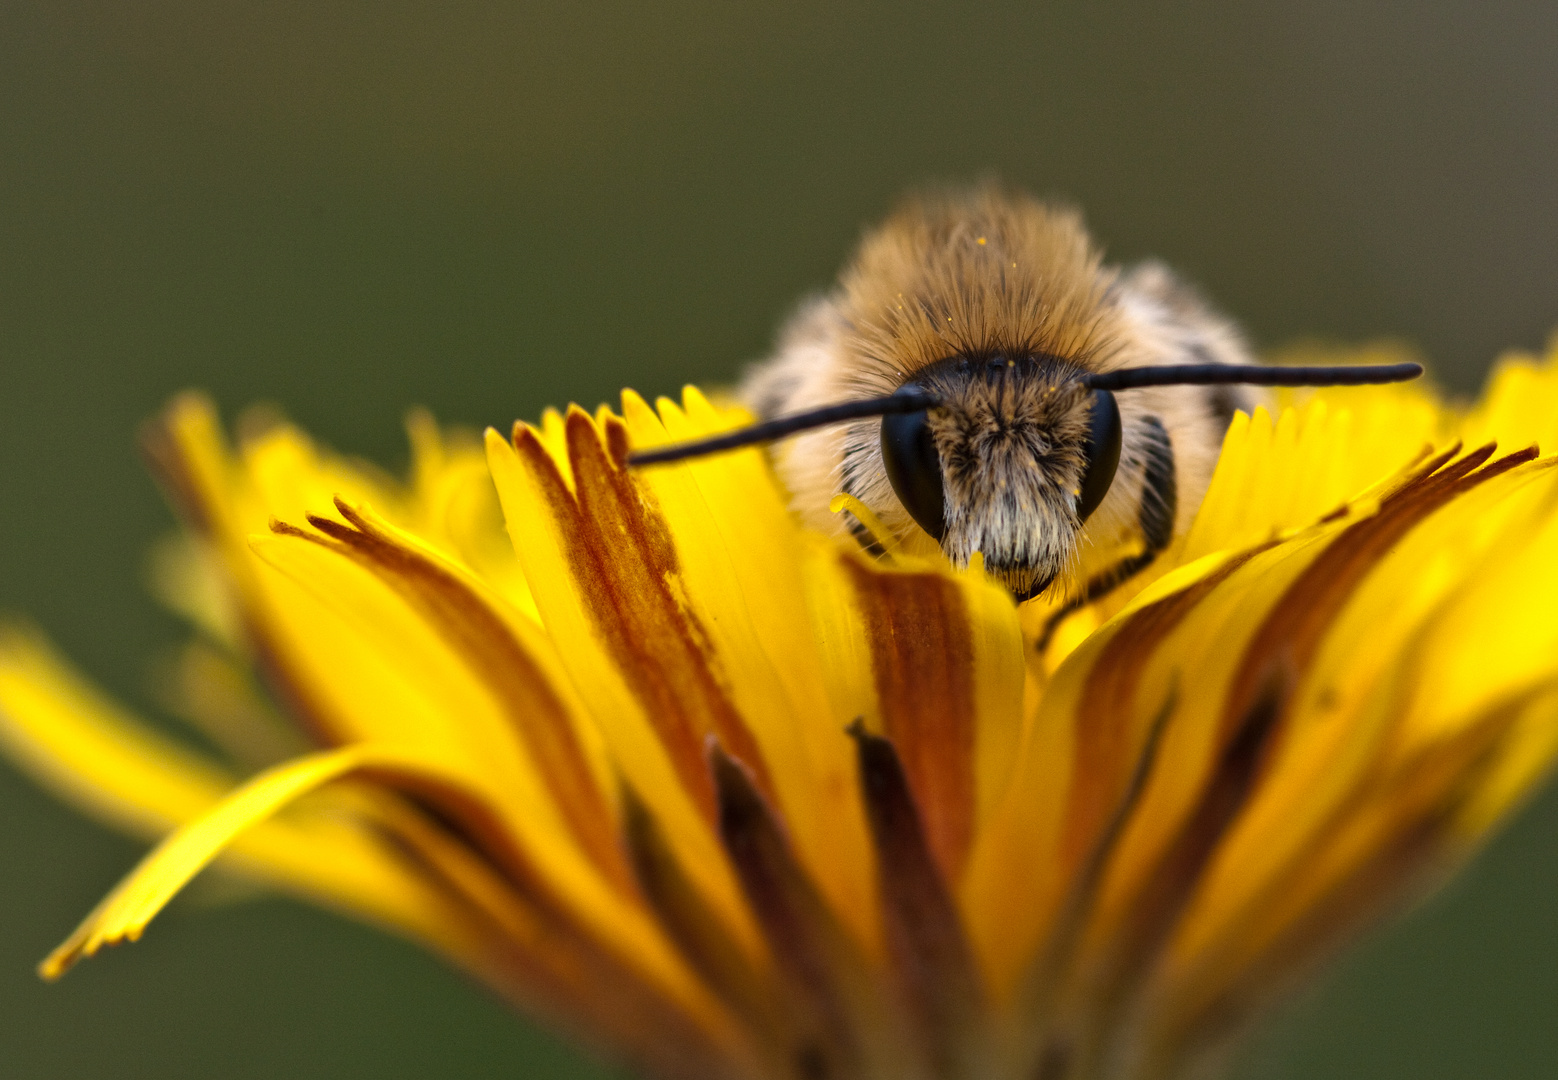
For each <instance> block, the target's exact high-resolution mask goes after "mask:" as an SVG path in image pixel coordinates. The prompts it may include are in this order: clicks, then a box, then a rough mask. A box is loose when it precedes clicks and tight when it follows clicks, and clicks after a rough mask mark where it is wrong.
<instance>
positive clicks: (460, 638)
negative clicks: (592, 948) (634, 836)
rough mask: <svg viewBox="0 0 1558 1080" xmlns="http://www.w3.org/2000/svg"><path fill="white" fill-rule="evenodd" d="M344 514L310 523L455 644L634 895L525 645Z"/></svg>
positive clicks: (607, 812)
mask: <svg viewBox="0 0 1558 1080" xmlns="http://www.w3.org/2000/svg"><path fill="white" fill-rule="evenodd" d="M336 508H337V509H338V510H339V511H340V512H341V514H342V516H343V517H345V518H346V519H347V520H348V521H349V522H350V523H351V524H350V525H342V524H341V523H340V522H337V521H332V520H331V519H329V518H323V517H310V518H309V523H310V524H311V525H313V526H314V528H316V529H318V530H319V531H320V532H322V533H324V534H325V535H326V536H329V537H331V538H332V539H334V540H335V541H337V542H338V543H339V544H340V545H341V547H342V549H343V550H344V552H345V554H346V555H347V557H348V558H351V559H353V560H354V561H356V562H357V563H358V564H359V565H361V566H363V567H364V568H365V569H367V570H368V571H369V572H370V573H372V574H374V575H375V576H377V577H378V578H379V579H380V580H382V581H384V582H385V584H387V585H388V586H389V587H390V588H392V589H394V590H395V591H396V592H397V593H399V594H400V595H401V596H403V597H404V598H405V599H406V600H407V601H408V602H410V603H411V604H412V606H413V607H415V608H416V609H417V610H418V611H419V612H421V613H422V615H423V616H424V617H425V618H427V619H428V621H429V622H430V623H431V624H432V625H433V626H434V627H435V628H436V629H437V630H438V632H439V633H440V634H441V635H442V636H443V637H444V638H445V639H446V640H447V641H448V642H449V644H450V646H451V648H452V649H453V650H454V652H455V653H456V655H458V656H459V657H461V658H462V659H463V660H464V661H465V662H466V664H467V665H468V666H469V667H470V669H471V671H472V673H473V674H474V675H476V677H477V678H479V679H480V680H482V682H484V683H485V684H486V686H487V687H488V688H489V689H490V690H491V692H492V693H493V696H494V697H495V698H496V699H497V701H498V703H499V705H500V707H502V709H503V711H504V713H505V714H506V715H507V716H508V718H509V720H510V722H511V723H512V724H513V726H514V729H515V731H516V733H517V734H518V735H519V737H520V741H521V742H522V743H523V745H524V746H525V748H526V749H527V750H528V751H529V752H530V754H531V756H532V758H533V759H534V761H535V763H536V766H537V771H538V772H539V773H540V775H541V777H542V779H543V781H544V782H545V783H546V785H547V787H548V788H549V789H550V791H551V793H552V796H553V797H554V798H555V799H556V800H557V804H558V806H559V808H560V809H561V811H562V814H563V818H564V820H566V821H567V822H568V826H569V828H570V829H571V830H572V832H573V834H574V836H575V838H576V839H577V840H578V841H579V843H580V845H581V846H582V847H583V848H584V850H585V851H587V852H588V853H589V854H590V856H591V858H592V860H593V861H594V862H595V864H596V865H597V866H598V867H600V868H601V869H602V870H604V871H605V872H606V873H607V874H608V875H609V876H611V877H612V878H613V879H614V880H615V881H616V882H617V884H618V885H621V886H628V887H630V888H631V885H632V878H631V875H630V874H629V872H628V868H627V864H626V861H625V860H624V859H623V853H622V847H621V845H620V843H618V840H617V834H616V828H615V821H614V815H613V814H612V812H611V808H610V807H609V805H608V804H607V801H606V799H605V797H604V795H603V794H602V792H601V791H600V789H599V787H598V786H597V785H596V782H595V776H594V774H593V773H592V772H591V770H590V767H589V764H588V762H587V761H586V759H585V756H584V749H583V747H582V746H580V744H579V741H578V737H577V733H576V732H575V730H574V718H573V717H572V716H570V714H569V711H568V708H567V706H566V705H565V704H564V703H563V701H562V699H561V698H559V697H558V696H557V694H556V692H555V691H554V690H553V689H552V687H551V685H550V684H549V682H548V681H547V677H546V675H545V673H544V672H543V671H542V670H541V669H540V668H539V667H538V666H537V665H536V663H535V662H534V660H533V659H532V658H531V656H530V654H529V653H528V652H527V651H526V649H525V646H524V644H523V643H522V642H520V641H519V640H518V639H517V638H516V637H515V636H514V634H513V633H512V632H511V631H510V630H509V628H508V626H506V625H505V624H504V621H503V618H502V617H501V616H500V615H499V614H498V613H497V612H495V611H493V610H492V608H491V607H490V606H489V605H488V604H487V603H486V602H485V601H484V600H483V598H482V597H481V596H479V595H477V594H476V593H474V592H473V591H472V590H471V589H470V588H469V587H468V586H467V585H466V584H465V583H464V582H462V581H460V579H459V578H457V577H456V576H455V575H453V574H451V573H449V572H448V571H447V570H445V569H444V568H443V567H441V566H439V565H438V564H437V563H436V562H434V561H433V560H432V559H429V558H427V557H425V556H423V555H421V554H420V553H418V552H417V551H415V550H413V549H410V548H407V547H405V546H404V545H402V544H399V543H396V542H395V541H394V540H393V538H392V537H389V536H386V535H384V534H382V533H380V532H379V531H378V530H377V529H376V528H375V527H374V526H373V524H372V523H371V522H369V521H368V520H367V519H365V518H363V517H362V516H361V515H360V514H358V513H357V512H356V511H355V510H353V509H352V508H351V507H350V506H348V505H346V504H345V503H343V502H341V501H339V500H337V503H336Z"/></svg>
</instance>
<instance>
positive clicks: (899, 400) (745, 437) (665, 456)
mask: <svg viewBox="0 0 1558 1080" xmlns="http://www.w3.org/2000/svg"><path fill="white" fill-rule="evenodd" d="M935 404H937V398H936V396H935V395H934V394H930V393H927V392H925V391H924V390H915V389H906V390H900V391H898V392H897V393H896V394H889V395H887V396H886V397H876V398H864V399H862V400H860V401H845V402H841V403H840V404H838V405H824V406H823V407H822V408H820V409H812V410H811V411H809V412H803V413H796V414H794V415H793V416H781V417H778V418H777V419H774V420H765V421H764V422H763V423H761V424H753V425H752V426H751V427H744V428H741V429H740V430H739V431H732V432H729V433H727V434H724V435H713V436H710V437H709V438H707V439H697V440H695V441H693V442H684V443H677V444H676V445H674V446H662V447H660V448H658V449H655V450H639V451H637V452H636V453H632V454H629V455H628V464H629V465H663V464H665V463H667V462H671V461H681V460H682V459H683V458H692V457H702V456H704V455H705V454H718V453H720V452H721V451H723V450H739V449H740V448H741V447H743V446H751V445H753V444H754V443H763V442H773V441H774V440H775V439H782V438H784V437H785V436H786V435H794V434H795V433H796V432H798V431H808V430H810V429H811V428H818V427H826V426H827V425H829V424H837V423H841V422H842V421H845V420H859V419H860V418H861V417H863V416H887V415H889V414H891V413H912V412H920V411H922V410H924V409H929V408H931V407H932V406H934V405H935Z"/></svg>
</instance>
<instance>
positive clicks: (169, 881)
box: [39, 747, 371, 979]
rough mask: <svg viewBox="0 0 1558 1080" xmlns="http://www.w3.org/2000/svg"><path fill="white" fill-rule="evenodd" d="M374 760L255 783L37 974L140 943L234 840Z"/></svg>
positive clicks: (145, 863) (350, 752)
mask: <svg viewBox="0 0 1558 1080" xmlns="http://www.w3.org/2000/svg"><path fill="white" fill-rule="evenodd" d="M370 759H371V753H370V752H369V751H368V750H367V749H366V748H364V747H347V748H344V749H341V750H333V751H328V752H326V753H322V754H316V755H313V756H310V757H305V758H300V759H298V760H296V761H292V762H288V763H287V764H285V765H278V766H276V767H275V768H273V769H269V770H267V771H265V772H263V773H261V774H260V775H258V776H256V777H255V778H254V779H253V780H251V781H249V782H248V783H246V784H244V785H243V786H242V787H241V788H239V789H238V790H237V791H236V792H234V793H233V794H232V795H229V796H228V797H227V798H226V799H224V800H223V801H222V802H221V803H220V804H218V805H217V806H216V808H215V809H213V810H211V811H210V812H208V813H206V814H205V815H203V816H202V817H200V818H197V819H196V820H195V821H193V822H191V823H190V824H189V825H186V826H184V827H183V828H181V829H179V830H178V831H177V832H175V833H173V834H172V835H171V836H169V837H168V838H167V839H166V840H164V841H163V842H162V843H161V844H159V845H157V847H156V848H155V849H153V850H152V852H151V854H149V855H147V856H146V858H145V859H143V860H142V861H141V864H140V865H139V866H137V867H136V868H135V869H134V870H133V871H132V872H131V873H130V875H129V876H128V877H126V878H125V879H124V880H123V881H122V882H120V883H119V885H118V886H116V887H115V888H114V890H113V892H111V893H109V894H108V895H107V896H106V897H104V898H103V900H102V902H101V903H99V904H98V906H97V907H96V908H94V909H93V911H92V913H91V914H90V915H88V916H87V917H86V918H85V919H84V920H83V921H82V923H81V925H80V926H79V927H77V928H76V930H75V932H74V933H72V934H71V935H70V937H68V938H66V939H65V941H64V943H63V944H61V945H60V946H59V947H58V948H57V949H55V950H54V951H53V952H52V953H50V954H49V956H48V958H47V959H45V960H44V961H43V963H42V964H41V965H40V966H39V972H40V973H41V974H42V975H43V977H44V978H46V979H56V978H58V977H59V976H61V975H63V974H64V973H65V971H66V970H67V969H68V968H69V967H70V966H71V965H72V964H74V963H75V962H76V961H77V960H78V959H80V958H81V957H83V956H91V955H92V954H93V953H95V952H97V951H98V949H100V948H102V947H103V946H104V945H115V944H118V943H119V942H121V941H124V940H125V939H127V938H128V939H129V940H131V941H134V940H136V939H137V938H139V937H140V936H141V931H142V930H144V929H145V928H146V924H147V923H148V922H150V921H151V919H152V917H153V916H154V915H156V914H157V912H159V911H161V910H162V909H163V907H165V906H166V905H167V903H168V901H169V900H171V899H173V897H174V895H175V894H176V893H177V892H178V891H179V890H180V889H182V888H183V887H184V886H185V884H187V883H188V882H189V879H190V878H192V877H194V876H195V875H196V874H198V873H199V872H200V871H201V870H203V869H205V867H206V866H207V865H208V864H209V863H210V862H211V860H212V859H214V858H216V857H217V855H219V854H220V853H221V852H222V849H223V848H225V847H227V845H228V844H230V843H231V842H232V841H233V839H234V837H236V836H238V835H239V834H240V833H242V832H244V831H245V830H246V829H249V828H251V827H252V826H254V825H256V824H258V823H260V822H262V821H264V820H266V819H267V818H269V817H270V816H271V815H273V814H275V813H276V812H277V811H278V810H280V809H281V808H282V807H283V806H286V805H287V804H288V803H290V802H292V801H294V800H295V799H297V798H298V797H299V796H302V795H305V794H307V793H308V792H310V791H312V790H313V789H314V788H317V787H319V786H320V785H321V784H324V783H327V782H328V781H330V780H334V779H335V778H336V777H338V776H340V775H342V774H343V773H346V772H349V771H351V770H352V769H355V768H358V767H360V766H361V765H362V763H363V762H364V761H365V760H370Z"/></svg>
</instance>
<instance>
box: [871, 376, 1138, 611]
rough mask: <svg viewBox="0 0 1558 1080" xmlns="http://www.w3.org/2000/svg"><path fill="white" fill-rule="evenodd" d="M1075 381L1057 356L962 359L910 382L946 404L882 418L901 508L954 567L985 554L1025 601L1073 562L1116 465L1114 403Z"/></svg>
mask: <svg viewBox="0 0 1558 1080" xmlns="http://www.w3.org/2000/svg"><path fill="white" fill-rule="evenodd" d="M1079 374H1080V371H1079V369H1078V368H1077V367H1076V366H1075V365H1074V364H1071V363H1069V362H1067V361H1065V360H1062V359H1060V358H1056V357H1038V356H1004V355H999V354H997V355H991V356H986V357H954V358H951V359H948V360H943V361H940V362H938V363H935V364H932V365H930V366H928V367H926V368H923V369H921V370H920V371H918V372H917V373H916V374H915V377H914V380H913V382H912V383H911V384H910V386H911V387H912V388H913V389H916V390H922V391H926V392H928V393H929V394H931V395H932V396H933V397H935V398H936V399H937V401H938V402H939V403H940V404H939V405H938V407H936V408H934V409H929V410H927V411H925V412H915V413H908V414H904V415H901V416H890V417H887V418H885V419H884V420H883V422H882V431H881V455H882V464H883V468H884V471H885V473H886V475H887V479H888V481H889V483H890V484H891V487H892V489H893V493H894V494H895V495H896V496H897V498H898V501H899V502H900V503H901V504H902V505H903V508H904V509H905V511H907V513H908V514H909V515H910V516H911V517H912V518H913V519H914V520H915V522H916V523H917V524H918V525H919V526H920V528H921V529H923V530H924V531H925V532H926V533H928V534H929V535H930V536H932V537H934V538H935V539H936V540H937V541H938V542H939V543H940V544H941V546H942V549H943V550H944V551H945V552H946V553H947V555H948V556H949V557H950V558H951V559H953V560H954V561H955V562H957V563H959V564H962V563H965V562H967V561H968V560H969V559H970V558H972V556H973V554H974V552H976V551H977V552H980V553H982V555H983V557H984V563H985V567H986V569H987V570H988V571H989V572H990V573H992V574H993V575H995V576H996V577H998V578H999V579H1001V580H1002V581H1003V582H1004V583H1005V584H1006V586H1007V587H1008V588H1009V589H1010V590H1011V591H1012V593H1013V594H1014V595H1015V596H1017V597H1018V598H1019V599H1027V598H1028V597H1030V596H1033V595H1036V594H1037V593H1039V592H1041V591H1042V590H1043V589H1044V588H1045V587H1046V586H1048V585H1049V583H1050V582H1051V581H1053V580H1054V579H1055V577H1056V576H1057V575H1059V574H1060V573H1061V571H1062V570H1063V569H1064V568H1065V567H1066V565H1067V564H1068V563H1069V562H1070V561H1071V559H1072V557H1073V555H1074V553H1075V547H1076V540H1077V534H1078V530H1079V529H1080V528H1081V526H1082V523H1083V521H1085V520H1086V518H1087V517H1088V515H1089V514H1090V513H1091V512H1092V511H1093V510H1094V509H1095V508H1096V507H1097V506H1098V504H1099V502H1101V501H1102V499H1103V496H1104V494H1105V493H1106V492H1107V490H1108V488H1109V484H1110V481H1111V480H1112V479H1113V476H1114V471H1115V467H1116V464H1117V462H1118V460H1119V452H1120V420H1119V410H1118V408H1117V407H1116V406H1115V403H1114V399H1113V397H1112V395H1110V394H1108V393H1107V392H1104V391H1093V390H1089V389H1087V388H1086V387H1084V386H1083V385H1082V384H1081V383H1080V382H1079V381H1078V375H1079Z"/></svg>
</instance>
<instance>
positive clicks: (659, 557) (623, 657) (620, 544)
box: [514, 410, 772, 821]
mask: <svg viewBox="0 0 1558 1080" xmlns="http://www.w3.org/2000/svg"><path fill="white" fill-rule="evenodd" d="M620 427H621V425H620V423H619V422H610V423H608V432H607V435H608V438H611V439H613V441H614V442H615V443H617V444H620V446H621V447H622V448H623V449H624V452H625V447H626V436H625V433H624V432H621V431H620V430H618V429H620ZM565 432H566V438H567V443H568V456H569V461H570V463H571V465H572V467H573V474H574V480H575V487H576V489H577V492H578V494H577V497H575V495H574V494H572V493H570V492H569V490H568V488H567V486H566V485H565V484H564V482H563V479H562V476H561V475H560V474H559V473H558V471H557V467H556V464H555V463H554V462H553V461H552V459H551V457H550V455H549V454H547V452H546V450H545V448H544V447H542V445H541V444H540V442H539V440H537V439H536V437H535V436H534V435H533V434H532V433H531V432H530V431H529V429H527V428H525V427H523V426H516V428H515V431H514V447H515V449H516V450H517V451H518V452H519V455H520V457H521V458H522V459H523V460H524V461H525V463H526V466H527V467H528V468H529V470H530V472H531V474H532V475H533V476H534V477H536V478H537V479H538V481H539V482H540V483H541V485H542V487H543V488H544V490H545V497H546V499H547V501H548V503H549V504H550V506H551V509H552V513H553V515H554V516H555V519H556V521H557V523H558V526H559V528H560V529H561V531H562V533H563V544H564V549H565V551H566V552H567V553H568V555H569V556H570V558H571V563H570V568H571V570H572V571H573V578H574V584H575V586H576V587H577V588H578V590H579V593H580V595H581V597H582V598H583V601H584V604H585V606H586V608H587V609H588V611H589V613H590V618H591V622H592V624H593V625H594V627H595V629H596V632H597V633H598V634H599V636H600V639H601V641H602V642H604V644H605V646H606V648H607V650H608V651H609V652H610V654H611V657H612V659H613V660H614V661H615V663H616V667H617V669H618V670H619V671H620V672H621V673H622V676H623V678H624V680H625V681H626V682H627V685H628V687H629V688H630V690H631V691H632V693H633V695H634V697H636V698H637V699H638V700H639V702H640V703H642V705H643V707H644V712H645V715H646V716H647V717H648V719H649V721H650V722H651V723H652V724H653V725H654V726H655V730H656V732H657V734H658V735H659V737H660V740H661V742H662V743H663V744H664V746H665V747H666V750H667V752H668V754H669V755H670V757H671V760H672V762H673V763H674V765H675V767H676V770H677V773H678V775H679V776H680V777H681V780H682V782H683V784H684V785H685V787H686V788H687V790H688V791H689V792H691V793H692V795H693V797H694V800H695V801H696V802H697V804H698V805H699V806H700V807H701V808H702V809H703V811H704V813H705V814H706V815H707V817H708V819H709V820H710V821H713V820H714V817H715V800H714V790H713V787H712V785H711V783H710V780H709V773H708V767H707V765H706V762H705V759H704V756H703V746H704V739H705V738H706V737H707V736H708V735H710V734H712V735H714V736H716V737H717V738H718V739H719V740H720V742H721V743H722V744H724V745H725V746H727V747H728V748H729V749H730V752H731V753H732V754H734V755H735V756H736V757H738V758H740V759H741V761H742V762H744V763H745V764H747V765H748V766H749V767H750V768H752V769H753V770H754V773H755V775H756V776H757V779H758V783H759V785H760V786H761V787H762V788H763V789H764V790H765V791H771V790H772V785H771V784H770V783H769V782H768V778H767V771H766V766H765V764H764V762H763V758H762V756H761V754H760V753H759V752H758V748H757V744H756V742H755V740H754V739H753V738H752V735H751V733H750V732H749V731H748V730H747V727H746V724H745V722H744V721H743V720H742V718H741V716H740V714H739V713H738V712H737V711H736V708H735V705H734V704H733V703H732V701H731V700H730V697H729V695H728V694H727V693H726V690H725V687H724V686H723V685H722V684H721V680H720V677H719V674H718V668H719V664H718V659H717V657H716V656H715V654H714V650H713V647H712V645H711V644H710V642H709V638H708V635H707V633H706V631H705V630H704V628H703V626H702V624H701V622H700V621H699V619H698V617H697V615H696V614H695V613H694V612H693V611H691V610H690V609H689V608H687V607H686V606H684V605H683V603H682V602H681V601H680V599H679V598H678V596H677V590H676V586H677V584H678V583H679V582H680V580H681V567H680V565H679V561H678V558H677V553H676V548H675V545H674V543H673V542H672V539H671V535H670V533H669V531H668V530H667V528H666V526H665V523H664V522H663V521H662V520H661V518H660V515H659V512H658V511H657V510H656V509H655V508H654V507H653V506H652V505H650V502H649V496H648V494H647V489H645V488H643V487H642V486H640V485H639V483H638V482H637V481H636V480H635V479H634V477H633V476H632V475H630V474H629V473H628V472H627V471H626V470H625V469H624V468H623V467H622V466H621V464H620V462H619V461H615V460H613V459H612V458H611V457H609V456H608V455H607V452H606V448H605V447H604V446H603V445H602V444H601V440H600V437H599V436H598V435H597V434H596V430H595V426H594V424H593V423H592V422H591V420H590V418H589V417H588V416H587V415H586V414H584V413H583V412H581V411H578V410H573V411H571V412H570V413H569V414H568V418H567V420H566V421H565Z"/></svg>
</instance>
